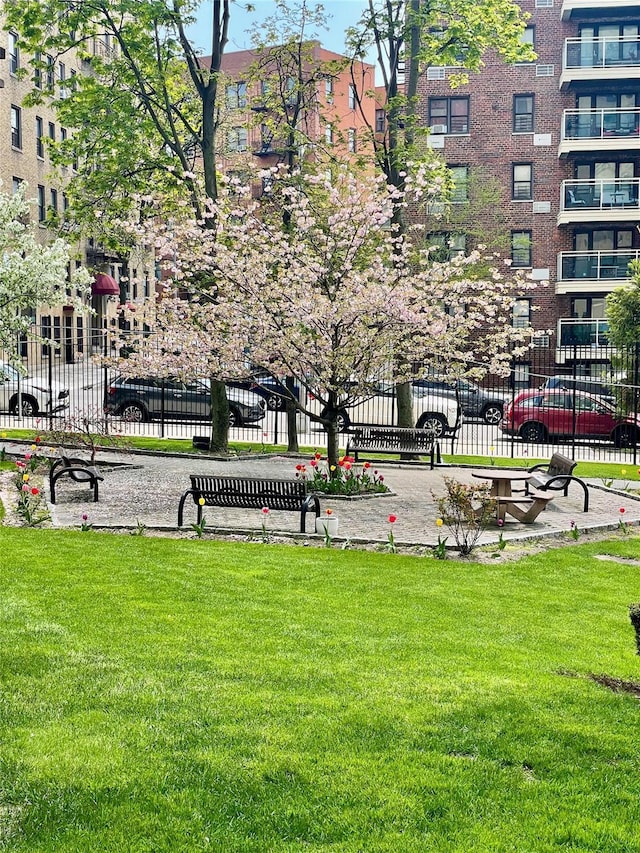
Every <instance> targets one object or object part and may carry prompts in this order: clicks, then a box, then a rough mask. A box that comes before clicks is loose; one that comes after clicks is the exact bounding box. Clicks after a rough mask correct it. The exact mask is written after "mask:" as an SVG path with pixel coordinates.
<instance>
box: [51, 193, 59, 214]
mask: <svg viewBox="0 0 640 853" xmlns="http://www.w3.org/2000/svg"><path fill="white" fill-rule="evenodd" d="M49 208H50V209H51V211H52V212H53V213H57V212H58V190H54V189H51V190H49Z"/></svg>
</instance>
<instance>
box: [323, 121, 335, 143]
mask: <svg viewBox="0 0 640 853" xmlns="http://www.w3.org/2000/svg"><path fill="white" fill-rule="evenodd" d="M324 138H325V141H326V142H329V143H331V142H333V125H332V124H330V123H329V124H327V125H326V127H325V129H324Z"/></svg>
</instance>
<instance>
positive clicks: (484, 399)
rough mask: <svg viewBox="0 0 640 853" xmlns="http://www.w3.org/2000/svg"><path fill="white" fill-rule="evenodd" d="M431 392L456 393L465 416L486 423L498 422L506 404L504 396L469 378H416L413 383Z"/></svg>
mask: <svg viewBox="0 0 640 853" xmlns="http://www.w3.org/2000/svg"><path fill="white" fill-rule="evenodd" d="M413 384H414V385H415V386H417V387H418V388H425V389H427V390H428V391H429V392H430V393H433V394H445V395H447V396H450V395H451V394H456V392H457V394H458V399H459V401H460V408H461V409H462V413H463V415H464V416H465V417H466V418H481V419H482V420H483V421H484V422H485V423H486V424H491V425H494V426H495V424H499V423H500V421H501V420H502V413H503V411H504V407H505V405H506V398H505V397H504V396H503V395H502V394H496V393H495V392H493V391H485V390H484V388H481V387H480V386H479V385H476V384H475V382H471V381H470V380H469V379H456V380H452V381H451V382H447V381H446V380H444V379H435V378H432V377H429V378H428V379H416V380H415V382H414V383H413Z"/></svg>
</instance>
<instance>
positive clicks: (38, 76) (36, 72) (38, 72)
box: [33, 50, 42, 89]
mask: <svg viewBox="0 0 640 853" xmlns="http://www.w3.org/2000/svg"><path fill="white" fill-rule="evenodd" d="M33 59H34V66H35V67H34V69H33V85H34V86H35V88H36V89H42V68H41V66H40V63H41V62H42V54H41V53H40V51H39V50H38V51H37V52H36V53H35V54H34V56H33Z"/></svg>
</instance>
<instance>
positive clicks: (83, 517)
mask: <svg viewBox="0 0 640 853" xmlns="http://www.w3.org/2000/svg"><path fill="white" fill-rule="evenodd" d="M88 518H89V516H88V515H87V513H86V512H83V513H82V520H83V521H86V520H87V519H88Z"/></svg>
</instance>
